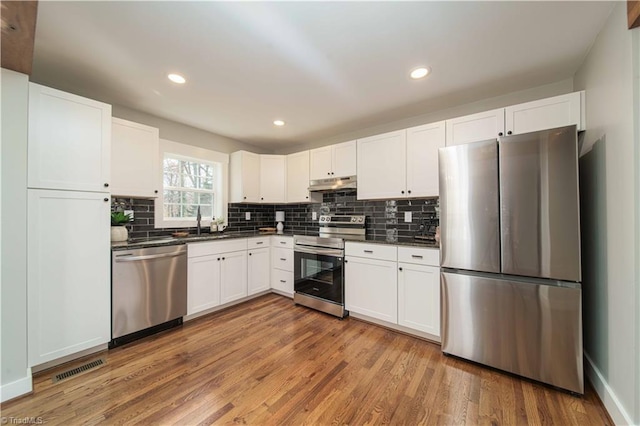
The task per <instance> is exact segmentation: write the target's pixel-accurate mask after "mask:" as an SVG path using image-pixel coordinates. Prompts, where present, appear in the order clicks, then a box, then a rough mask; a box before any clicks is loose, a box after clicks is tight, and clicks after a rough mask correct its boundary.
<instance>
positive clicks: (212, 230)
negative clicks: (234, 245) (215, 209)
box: [209, 216, 218, 232]
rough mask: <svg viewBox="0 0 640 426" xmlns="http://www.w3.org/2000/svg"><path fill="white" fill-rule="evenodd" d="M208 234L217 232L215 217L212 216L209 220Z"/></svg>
mask: <svg viewBox="0 0 640 426" xmlns="http://www.w3.org/2000/svg"><path fill="white" fill-rule="evenodd" d="M209 231H210V232H218V222H217V221H216V217H215V216H213V217H212V218H211V225H210V229H209Z"/></svg>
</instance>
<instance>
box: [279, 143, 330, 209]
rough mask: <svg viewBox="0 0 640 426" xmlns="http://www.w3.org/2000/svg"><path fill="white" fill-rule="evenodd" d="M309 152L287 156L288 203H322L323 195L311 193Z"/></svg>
mask: <svg viewBox="0 0 640 426" xmlns="http://www.w3.org/2000/svg"><path fill="white" fill-rule="evenodd" d="M309 176H310V175H309V151H302V152H296V153H295V154H289V155H287V179H286V180H287V203H320V202H322V194H320V193H318V192H309V180H310V178H309Z"/></svg>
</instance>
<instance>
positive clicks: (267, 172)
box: [260, 155, 287, 203]
mask: <svg viewBox="0 0 640 426" xmlns="http://www.w3.org/2000/svg"><path fill="white" fill-rule="evenodd" d="M286 161H287V157H286V156H284V155H260V202H262V203H284V202H285V201H286V193H287V183H286V179H287V169H286Z"/></svg>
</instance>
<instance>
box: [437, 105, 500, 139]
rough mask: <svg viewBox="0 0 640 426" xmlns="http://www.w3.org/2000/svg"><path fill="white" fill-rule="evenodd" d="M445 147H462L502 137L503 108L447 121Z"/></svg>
mask: <svg viewBox="0 0 640 426" xmlns="http://www.w3.org/2000/svg"><path fill="white" fill-rule="evenodd" d="M446 123H447V132H446V133H447V134H446V140H447V142H446V145H447V146H451V145H462V144H465V143H471V142H479V141H484V140H487V139H496V138H497V137H498V136H503V135H504V108H499V109H494V110H491V111H484V112H481V113H478V114H472V115H466V116H464V117H458V118H452V119H451V120H447V121H446Z"/></svg>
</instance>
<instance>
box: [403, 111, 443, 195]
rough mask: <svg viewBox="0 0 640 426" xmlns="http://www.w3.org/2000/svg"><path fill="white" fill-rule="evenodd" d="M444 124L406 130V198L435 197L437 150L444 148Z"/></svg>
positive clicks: (437, 191) (436, 189)
mask: <svg viewBox="0 0 640 426" xmlns="http://www.w3.org/2000/svg"><path fill="white" fill-rule="evenodd" d="M445 127H446V126H445V122H444V121H440V122H438V123H431V124H425V125H424V126H418V127H412V128H410V129H407V196H408V197H437V196H438V194H439V190H438V149H440V148H442V147H444V143H445Z"/></svg>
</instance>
